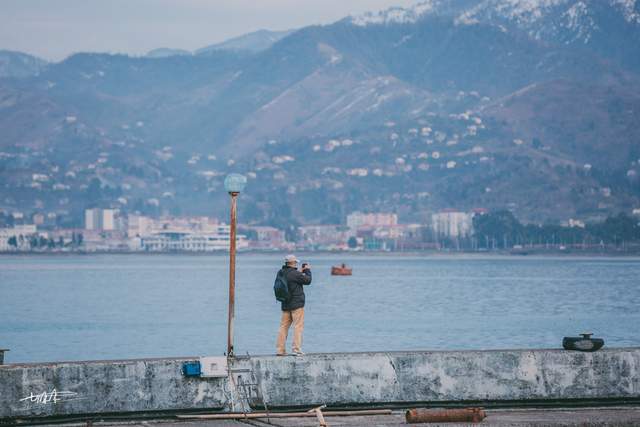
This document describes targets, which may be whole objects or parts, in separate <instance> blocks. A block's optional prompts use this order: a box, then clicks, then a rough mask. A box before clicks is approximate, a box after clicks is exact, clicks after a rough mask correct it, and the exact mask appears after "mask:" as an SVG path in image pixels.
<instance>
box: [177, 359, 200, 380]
mask: <svg viewBox="0 0 640 427" xmlns="http://www.w3.org/2000/svg"><path fill="white" fill-rule="evenodd" d="M182 374H183V375H184V376H185V377H199V376H200V375H201V374H202V371H201V370H200V362H199V361H195V362H184V363H183V364H182Z"/></svg>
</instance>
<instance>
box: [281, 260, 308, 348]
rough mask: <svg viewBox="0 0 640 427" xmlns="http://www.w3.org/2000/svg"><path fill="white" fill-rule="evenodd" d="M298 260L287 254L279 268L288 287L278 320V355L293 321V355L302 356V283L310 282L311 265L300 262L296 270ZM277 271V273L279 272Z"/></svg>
mask: <svg viewBox="0 0 640 427" xmlns="http://www.w3.org/2000/svg"><path fill="white" fill-rule="evenodd" d="M297 266H298V260H297V258H296V257H295V255H287V256H286V257H285V258H284V266H282V269H281V270H280V272H281V274H283V277H284V278H285V280H286V282H287V286H288V288H289V299H288V300H287V301H283V302H282V303H281V304H282V318H281V320H280V330H279V331H278V342H277V343H276V351H277V354H278V356H285V355H286V354H287V353H286V350H285V344H286V342H287V335H288V334H289V327H290V326H291V324H292V323H293V346H292V351H293V355H294V356H302V355H304V353H303V352H302V331H303V329H304V288H303V286H304V285H310V284H311V266H310V265H309V264H302V268H301V269H300V270H301V271H299V270H298V268H297ZM280 272H279V273H280Z"/></svg>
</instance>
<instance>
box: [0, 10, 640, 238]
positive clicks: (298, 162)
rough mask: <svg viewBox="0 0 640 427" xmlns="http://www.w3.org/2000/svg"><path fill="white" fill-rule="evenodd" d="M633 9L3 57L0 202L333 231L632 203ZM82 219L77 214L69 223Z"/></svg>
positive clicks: (639, 83)
mask: <svg viewBox="0 0 640 427" xmlns="http://www.w3.org/2000/svg"><path fill="white" fill-rule="evenodd" d="M639 123H640V3H637V2H636V1H635V0H582V1H578V0H428V1H424V2H421V3H417V4H416V5H415V6H414V7H412V8H391V9H388V10H385V11H380V12H372V13H367V14H364V15H360V16H351V17H346V18H345V19H342V20H340V21H338V22H335V23H333V24H330V25H324V26H310V27H305V28H301V29H298V30H295V31H289V32H268V31H261V32H257V33H252V34H250V35H247V36H246V37H241V38H238V39H234V40H230V41H229V42H228V43H222V44H218V45H212V46H210V47H207V48H203V49H200V50H198V51H196V52H184V51H179V50H177V51H174V50H170V49H160V50H158V51H156V52H152V53H150V55H147V56H146V57H129V56H125V55H107V54H97V53H81V54H75V55H72V56H70V57H69V58H67V59H65V60H64V61H62V62H59V63H45V62H44V61H41V60H38V59H37V58H33V57H28V56H25V55H24V54H18V53H13V52H2V53H0V130H1V131H2V132H1V136H0V151H1V152H0V177H2V179H1V182H2V184H1V186H0V209H4V210H7V211H12V210H19V211H25V212H35V211H44V212H49V213H51V212H53V213H56V215H58V216H59V217H61V218H64V217H68V218H78V217H79V216H78V215H79V213H80V212H81V210H82V209H83V208H84V207H88V206H105V207H106V206H111V207H117V208H119V209H121V210H123V211H140V212H146V213H161V212H171V213H193V214H203V213H209V214H216V215H219V216H221V217H222V216H223V215H224V212H226V209H227V200H226V195H225V194H224V192H223V190H222V179H223V177H224V175H225V174H226V173H228V172H232V171H233V172H241V173H245V174H247V175H248V177H249V185H248V187H247V191H246V194H244V195H243V203H244V207H243V210H242V211H241V215H243V217H242V218H241V219H242V220H243V221H246V222H252V223H261V224H272V225H278V226H286V225H287V224H295V223H336V222H337V223H339V222H342V221H344V216H345V215H346V214H347V213H349V212H351V211H354V210H363V211H395V212H397V213H398V214H399V215H400V218H401V220H406V221H422V220H425V219H426V217H427V215H428V214H429V213H430V212H433V211H436V210H440V209H443V208H454V209H460V210H470V209H473V208H487V209H500V208H508V209H510V210H512V211H513V212H514V213H516V215H517V216H518V217H520V218H522V219H523V220H525V221H533V222H546V221H551V222H558V221H565V220H567V219H568V218H579V219H583V220H586V221H590V220H597V219H600V218H602V217H604V216H607V215H611V214H615V213H617V212H620V211H624V212H630V211H631V209H633V208H637V207H640V185H639V182H638V174H639V173H640V130H639V129H638V124H639ZM70 221H73V220H70Z"/></svg>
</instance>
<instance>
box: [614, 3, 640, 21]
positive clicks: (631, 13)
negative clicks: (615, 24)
mask: <svg viewBox="0 0 640 427" xmlns="http://www.w3.org/2000/svg"><path fill="white" fill-rule="evenodd" d="M611 3H612V4H613V5H614V6H615V7H617V8H618V9H620V10H621V12H622V14H623V15H624V18H625V19H626V20H627V22H635V23H636V24H640V3H638V1H637V0H611Z"/></svg>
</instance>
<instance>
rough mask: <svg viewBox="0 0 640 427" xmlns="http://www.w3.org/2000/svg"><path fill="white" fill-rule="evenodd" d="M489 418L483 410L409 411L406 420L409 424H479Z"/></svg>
mask: <svg viewBox="0 0 640 427" xmlns="http://www.w3.org/2000/svg"><path fill="white" fill-rule="evenodd" d="M486 417H487V414H486V413H485V412H484V410H482V408H465V409H409V410H408V411H407V412H406V413H405V419H406V421H407V423H409V424H420V423H454V422H472V423H479V422H480V421H482V420H483V419H485V418H486Z"/></svg>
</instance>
